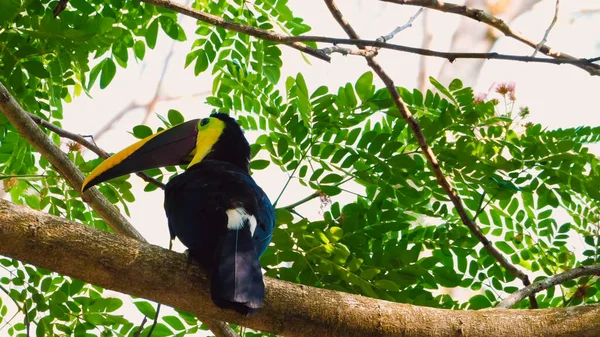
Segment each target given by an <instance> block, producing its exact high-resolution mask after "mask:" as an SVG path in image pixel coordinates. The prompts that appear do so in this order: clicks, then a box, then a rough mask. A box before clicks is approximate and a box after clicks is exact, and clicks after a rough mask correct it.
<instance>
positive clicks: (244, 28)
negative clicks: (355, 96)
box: [139, 0, 331, 62]
mask: <svg viewBox="0 0 600 337" xmlns="http://www.w3.org/2000/svg"><path fill="white" fill-rule="evenodd" d="M139 1H141V2H145V3H148V4H151V5H155V6H158V7H162V8H168V9H170V10H173V11H175V12H177V13H181V14H183V15H186V16H189V17H192V18H195V19H197V20H200V21H202V22H206V23H208V24H210V25H213V26H217V27H222V28H225V29H227V30H230V31H234V32H238V33H242V34H246V35H250V36H254V37H257V38H259V39H262V40H267V41H273V42H276V43H282V44H285V45H286V46H289V47H292V48H294V49H297V50H299V51H301V52H304V53H307V54H309V55H312V56H314V57H316V58H318V59H321V60H324V61H327V62H329V61H330V60H331V58H330V57H329V56H328V55H325V54H323V53H322V52H321V51H319V50H317V49H314V48H312V47H309V46H307V45H305V44H303V43H299V42H284V39H285V37H286V35H283V34H279V33H276V32H273V31H270V30H264V29H260V28H257V27H254V26H249V25H244V24H241V23H237V22H232V21H229V20H225V19H223V18H221V17H218V16H215V15H212V14H209V13H205V12H201V11H199V10H196V9H193V8H191V7H188V6H183V5H180V4H178V3H175V2H173V1H169V0H139Z"/></svg>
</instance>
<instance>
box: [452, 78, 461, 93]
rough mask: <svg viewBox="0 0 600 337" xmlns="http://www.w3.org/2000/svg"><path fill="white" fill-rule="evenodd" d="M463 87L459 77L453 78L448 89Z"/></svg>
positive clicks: (455, 89) (454, 89)
mask: <svg viewBox="0 0 600 337" xmlns="http://www.w3.org/2000/svg"><path fill="white" fill-rule="evenodd" d="M462 88H463V83H462V81H461V80H459V79H458V78H455V79H453V80H452V82H450V85H449V86H448V89H450V91H457V90H460V89H462Z"/></svg>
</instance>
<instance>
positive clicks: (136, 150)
mask: <svg viewBox="0 0 600 337" xmlns="http://www.w3.org/2000/svg"><path fill="white" fill-rule="evenodd" d="M207 159H211V160H220V161H225V162H229V163H231V164H234V165H236V166H238V167H240V168H242V169H244V170H245V171H248V163H249V160H250V145H249V144H248V141H247V140H246V137H244V133H243V132H242V129H241V128H240V126H239V125H238V124H237V122H236V121H235V120H234V119H233V118H232V117H230V116H229V115H227V114H225V113H213V114H211V115H210V117H207V118H203V119H194V120H190V121H187V122H185V123H182V124H179V125H176V126H174V127H171V128H169V129H166V130H163V131H160V132H158V133H156V134H153V135H152V136H149V137H146V138H144V139H142V140H140V141H138V142H137V143H134V144H132V145H130V146H128V147H127V148H125V149H123V150H121V151H120V152H118V153H116V154H114V155H113V156H111V157H110V158H108V159H106V160H105V161H104V162H102V164H100V165H98V167H96V169H94V170H93V171H92V172H91V173H90V174H89V175H88V177H87V178H86V179H85V181H84V182H83V186H82V191H85V190H87V189H88V188H90V187H92V186H94V185H97V184H99V183H101V182H103V181H107V180H109V179H112V178H116V177H120V176H123V175H126V174H130V173H134V172H140V171H144V170H148V169H152V168H157V167H165V166H173V165H185V164H188V169H189V168H190V167H192V166H194V165H196V164H198V163H199V162H201V161H203V160H207Z"/></svg>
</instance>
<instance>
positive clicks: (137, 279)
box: [0, 200, 600, 337]
mask: <svg viewBox="0 0 600 337" xmlns="http://www.w3.org/2000/svg"><path fill="white" fill-rule="evenodd" d="M0 224H1V225H0V254H2V255H5V256H10V257H12V258H15V259H18V260H21V261H23V262H25V263H31V264H34V265H36V266H39V267H43V268H47V269H49V270H53V271H56V272H58V273H61V274H63V275H67V276H71V277H75V278H77V279H80V280H82V281H85V282H89V283H92V284H96V285H98V286H101V287H103V288H106V289H112V290H115V291H119V292H122V293H126V294H130V295H135V296H140V297H143V298H147V299H149V300H152V301H157V302H160V303H164V304H166V305H170V306H172V307H175V308H178V309H181V310H185V311H189V312H192V313H194V314H196V315H198V316H199V317H200V318H201V319H202V318H212V319H221V320H226V321H229V322H233V323H236V324H239V325H242V326H247V327H249V328H252V329H256V330H262V331H268V332H271V333H274V334H278V335H283V336H324V337H327V336H365V337H369V336H405V337H411V336H425V337H427V336H457V331H461V333H462V335H463V336H490V337H494V336H511V337H520V336H534V335H539V334H540V332H541V331H543V334H544V336H550V337H552V336H574V335H576V336H596V335H597V332H598V331H600V305H587V306H579V307H569V308H557V309H543V310H530V311H523V310H510V309H509V310H507V309H493V310H481V311H464V310H456V311H453V310H446V309H437V308H430V307H419V306H412V305H408V304H401V303H392V302H387V301H383V300H377V299H372V298H368V297H364V296H358V295H352V294H346V293H342V292H336V291H331V290H326V289H318V288H312V287H308V286H304V285H300V284H293V283H289V282H284V281H279V280H275V279H272V278H269V277H267V278H265V283H266V285H267V293H266V301H265V306H264V308H262V309H261V310H259V311H258V313H257V314H256V315H254V316H251V317H243V316H241V315H239V314H237V313H236V312H235V311H231V310H222V309H219V308H217V307H216V306H214V304H213V303H212V301H211V299H210V292H209V289H210V287H209V281H208V278H207V276H206V274H205V273H204V272H203V271H202V270H201V269H200V268H199V267H198V266H196V265H188V263H187V259H186V257H185V256H184V255H183V254H179V253H175V252H170V251H168V250H166V249H163V248H160V247H157V246H153V245H150V244H147V243H144V242H141V241H138V240H134V239H131V238H128V237H125V236H122V235H115V234H112V233H107V232H103V231H100V230H97V229H94V228H91V227H88V226H82V225H80V224H77V223H73V222H70V221H67V220H64V219H61V218H59V217H56V216H52V215H49V214H46V213H43V212H39V211H34V210H31V209H29V208H27V207H25V206H20V205H15V204H13V203H11V202H8V201H5V200H0ZM499 322H505V323H506V324H499Z"/></svg>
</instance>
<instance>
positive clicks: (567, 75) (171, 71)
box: [0, 0, 600, 335]
mask: <svg viewBox="0 0 600 337" xmlns="http://www.w3.org/2000/svg"><path fill="white" fill-rule="evenodd" d="M181 2H184V1H183V0H182V1H181ZM554 4H555V1H554V0H546V1H543V2H542V3H541V4H539V5H538V6H536V7H535V9H534V11H532V12H529V13H527V14H525V15H523V16H522V17H520V18H519V19H517V20H516V21H515V22H514V23H513V24H512V27H513V28H514V29H516V30H520V31H522V32H523V33H524V34H525V36H527V37H529V38H531V39H533V40H538V41H539V40H541V38H542V36H543V34H544V32H545V30H546V28H547V27H548V25H549V23H550V21H551V19H552V16H553V14H554ZM289 5H290V6H291V7H292V9H293V11H294V14H295V15H296V16H299V17H302V18H304V20H305V22H306V23H307V24H308V25H310V26H311V27H312V28H313V30H312V31H311V32H309V34H311V35H325V36H337V37H344V38H345V37H346V36H345V35H344V33H343V31H342V30H341V28H340V27H339V25H338V24H337V23H336V22H335V20H333V19H332V17H331V15H330V13H329V11H328V10H327V8H326V6H325V5H324V3H323V2H322V1H299V0H296V1H290V4H289ZM338 5H339V6H340V9H341V10H342V12H343V13H344V14H345V16H346V18H347V19H348V20H349V22H350V23H351V24H352V25H353V27H354V28H355V30H356V31H357V32H358V33H359V34H360V36H361V37H362V38H365V39H375V38H377V37H379V36H381V35H385V34H388V33H389V32H390V31H392V30H393V29H394V28H395V27H396V26H398V25H402V24H404V23H406V21H407V20H408V18H409V17H411V16H412V15H413V14H414V13H415V12H416V10H417V9H418V8H417V7H409V6H399V5H395V4H387V3H382V2H376V1H368V0H344V1H338ZM598 7H599V6H598V1H597V0H576V1H573V0H571V1H569V0H566V1H562V2H561V8H560V16H559V19H558V22H557V23H556V25H555V27H554V29H553V30H552V32H551V34H550V36H549V38H548V41H547V44H548V45H550V46H552V47H554V48H555V49H557V50H560V51H563V52H566V53H569V54H571V55H574V56H579V57H593V56H597V55H599V54H600V47H599V43H600V34H598V33H599V32H600V20H599V18H598V16H595V17H594V16H592V17H588V18H585V17H580V16H574V13H575V12H577V11H578V10H579V9H581V8H598ZM429 15H430V16H429V19H430V20H429V22H430V28H431V32H432V33H433V36H434V39H433V42H432V45H431V48H432V49H435V50H442V51H444V50H448V49H449V45H450V41H451V38H452V34H453V32H454V30H455V28H456V26H457V25H458V20H459V19H460V17H459V16H456V15H451V14H445V13H441V12H436V11H430V13H429ZM573 19H575V21H573ZM421 24H422V18H418V19H417V20H416V21H415V23H414V26H413V27H412V28H410V29H407V30H405V31H403V32H401V33H400V34H399V35H397V36H396V37H395V38H394V40H392V41H391V42H392V43H398V44H403V45H409V46H416V47H419V46H420V44H421V40H422V29H421ZM182 25H183V26H184V27H185V28H186V32H187V36H188V41H186V42H184V43H177V44H176V47H175V54H174V55H173V57H172V58H171V61H170V64H169V67H168V70H167V75H166V77H165V80H164V83H163V90H164V91H165V94H166V95H167V96H171V95H172V96H181V97H183V99H181V100H177V101H167V102H164V103H159V104H158V105H157V106H156V110H155V111H153V114H154V113H159V114H163V115H166V112H167V111H168V109H171V108H173V109H177V110H179V111H181V112H182V113H183V114H184V115H185V116H186V118H201V117H205V116H207V115H208V114H209V113H210V111H211V107H209V106H207V105H205V104H204V97H195V98H193V97H192V95H193V94H197V93H200V92H208V91H210V90H211V87H212V77H211V76H210V72H206V73H204V74H202V75H201V76H199V77H195V76H194V74H193V65H192V66H190V67H189V68H188V69H184V68H183V65H184V60H185V56H186V54H187V53H188V52H189V51H190V46H191V44H192V43H193V41H194V39H195V36H194V34H193V33H194V30H195V28H196V25H195V21H194V20H191V19H189V18H185V19H184V20H183V22H182ZM170 46H171V40H170V39H169V38H168V37H166V36H165V35H164V34H162V31H161V36H160V37H159V40H158V43H157V47H156V49H155V50H149V49H147V50H146V58H145V61H144V63H143V64H136V63H135V61H134V59H133V56H132V55H131V54H130V61H129V67H128V68H127V69H122V68H119V69H118V72H117V75H116V77H115V78H114V80H113V82H112V83H111V85H110V86H109V87H108V88H107V89H105V90H100V89H99V88H98V86H97V85H96V87H95V88H94V89H93V90H92V92H91V94H92V95H93V99H90V98H88V97H86V96H85V95H84V96H81V97H78V98H76V99H75V100H74V102H73V103H72V104H67V105H65V119H64V121H63V126H64V128H65V129H67V130H69V131H72V132H76V133H81V134H84V135H87V134H95V133H96V132H97V131H98V130H99V129H100V128H102V126H104V125H105V123H106V122H107V121H108V120H110V118H112V117H113V116H114V115H115V114H116V113H117V112H118V111H120V110H121V109H122V108H123V107H125V106H126V105H127V104H129V102H130V101H131V100H132V99H134V100H136V101H137V102H140V103H145V102H147V101H148V100H150V99H151V98H152V97H153V96H154V93H155V91H156V86H157V83H158V79H159V77H160V73H161V71H162V68H163V64H164V60H165V57H166V55H167V53H168V52H169V48H170ZM323 46H324V45H323ZM282 50H283V60H284V65H283V69H282V83H283V82H284V81H285V78H286V77H287V76H295V75H296V74H297V73H298V72H301V73H302V74H303V76H304V77H305V79H306V82H307V84H308V86H309V90H311V91H312V90H314V89H316V88H317V87H318V86H320V85H327V86H329V87H330V88H331V89H330V91H336V90H337V87H338V86H341V85H344V84H345V83H346V82H351V83H354V82H355V81H356V80H357V79H358V77H359V76H360V75H361V74H362V73H364V72H366V71H368V70H369V68H368V66H367V65H366V62H365V61H364V59H362V58H361V57H357V56H342V55H340V54H334V55H332V62H331V63H330V64H329V63H326V62H323V61H321V60H317V59H314V58H312V57H308V58H309V60H310V62H311V63H312V65H308V64H306V62H305V61H304V60H303V59H302V58H301V57H300V55H299V53H298V51H296V50H293V49H290V48H288V47H285V46H283V47H282ZM494 50H495V51H498V52H500V53H506V54H521V55H531V53H532V50H531V48H529V47H527V46H524V45H523V44H521V43H519V42H515V41H514V40H509V39H504V38H501V39H500V41H499V42H498V43H497V45H496V46H495V48H494ZM419 58H420V57H419V56H418V55H412V54H406V53H400V52H394V51H386V50H383V51H381V52H380V54H379V56H378V60H379V61H380V62H381V63H382V65H383V67H384V69H385V70H386V71H387V72H388V73H389V74H390V75H391V77H392V78H393V79H394V81H395V83H396V85H398V86H402V87H406V88H409V89H412V88H414V87H415V86H416V85H417V82H416V81H417V74H418V71H419V66H418V64H419ZM428 62H429V71H430V73H429V75H432V76H434V77H436V76H437V74H438V72H439V68H440V67H441V65H442V64H443V63H445V62H447V61H446V60H444V59H434V58H429V59H428ZM456 62H465V61H461V60H458V61H456ZM503 81H514V82H516V94H517V98H518V99H519V100H518V102H517V104H518V106H523V105H527V106H529V107H530V110H531V116H530V117H529V120H530V121H533V122H540V123H542V124H543V125H545V126H547V127H549V128H558V127H572V126H579V125H592V126H596V125H600V111H599V107H598V106H599V104H598V94H600V77H592V76H590V75H588V74H587V73H586V72H585V71H583V70H581V69H579V68H576V67H573V66H568V65H562V66H556V65H548V64H526V63H519V62H509V61H488V62H486V65H485V66H484V68H483V71H482V73H481V76H480V79H479V83H478V84H477V86H476V87H475V88H476V92H487V90H488V88H489V86H490V85H491V84H492V83H493V82H503ZM376 83H377V85H378V86H380V85H381V82H376ZM444 84H445V85H447V84H448V83H444ZM144 113H145V111H143V110H141V109H138V110H135V111H132V112H130V113H128V114H127V115H126V116H125V117H124V118H123V119H122V120H121V121H120V122H119V123H118V124H116V125H115V127H114V128H113V129H112V130H111V131H108V132H107V133H105V134H104V135H103V136H102V137H101V138H100V139H98V141H97V142H98V145H99V146H100V147H102V148H103V149H105V150H107V151H109V152H117V151H119V150H120V149H122V148H124V147H125V146H126V145H128V144H130V143H132V142H134V141H135V139H134V137H133V136H131V135H130V134H129V133H128V131H131V128H132V127H133V126H134V125H137V124H140V123H141V121H142V119H143V117H144ZM149 125H150V126H151V127H152V128H153V129H155V128H156V127H157V126H160V125H162V123H161V122H160V121H159V120H158V119H157V118H156V117H155V116H154V115H152V116H151V118H150V121H149ZM247 135H248V136H249V138H251V139H254V138H255V137H256V133H247ZM86 157H88V158H93V154H91V153H88V154H87V155H86ZM254 177H255V179H256V180H257V182H258V184H259V185H261V186H262V187H263V188H264V189H265V191H266V192H267V194H268V195H269V197H270V198H271V199H272V200H274V199H275V198H276V197H277V195H278V194H279V191H280V190H281V187H282V186H283V184H284V183H285V180H286V179H287V175H286V174H285V173H282V172H280V171H279V169H278V168H276V167H275V166H274V165H272V167H270V168H269V169H267V170H264V171H258V172H255V173H254ZM130 181H131V182H132V184H133V185H134V194H135V196H136V199H137V200H136V202H135V203H133V204H131V205H130V210H131V214H132V216H131V222H132V223H133V224H134V226H135V227H136V228H137V229H138V230H139V231H140V232H141V233H142V235H143V236H144V237H145V238H147V239H148V241H150V242H151V243H153V244H157V245H160V246H163V247H167V245H168V240H169V234H168V229H167V222H166V217H165V215H164V210H163V193H162V191H160V190H158V191H155V192H152V193H145V192H143V191H142V189H143V187H144V186H145V183H144V182H143V181H141V180H140V179H139V178H137V177H134V176H132V178H131V179H130ZM311 192H312V191H309V190H306V189H301V188H300V187H292V188H288V190H287V192H286V193H285V194H284V196H283V197H282V199H281V200H280V203H279V204H280V205H286V204H288V203H291V202H294V201H297V200H299V199H301V198H302V197H304V196H306V195H308V194H310V193H311ZM352 198H353V197H351V199H352ZM333 199H334V201H340V198H339V197H334V198H333ZM319 206H320V203H319V201H318V200H316V201H315V202H313V203H308V204H306V205H304V208H302V209H301V213H303V214H305V215H309V216H310V215H312V216H318V214H319V211H320V207H319ZM559 223H561V222H560V221H559ZM177 250H181V246H179V247H178V249H177ZM7 302H8V301H5V303H7ZM125 302H128V300H125ZM13 309H14V308H11V311H10V312H14V311H12V310H13ZM131 310H132V314H133V315H132V316H130V319H137V318H135V317H140V320H141V316H140V315H139V314H137V310H135V309H131ZM163 312H166V311H163ZM134 313H136V314H134ZM0 326H1V325H0ZM4 333H5V332H2V331H0V335H2V334H4Z"/></svg>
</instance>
